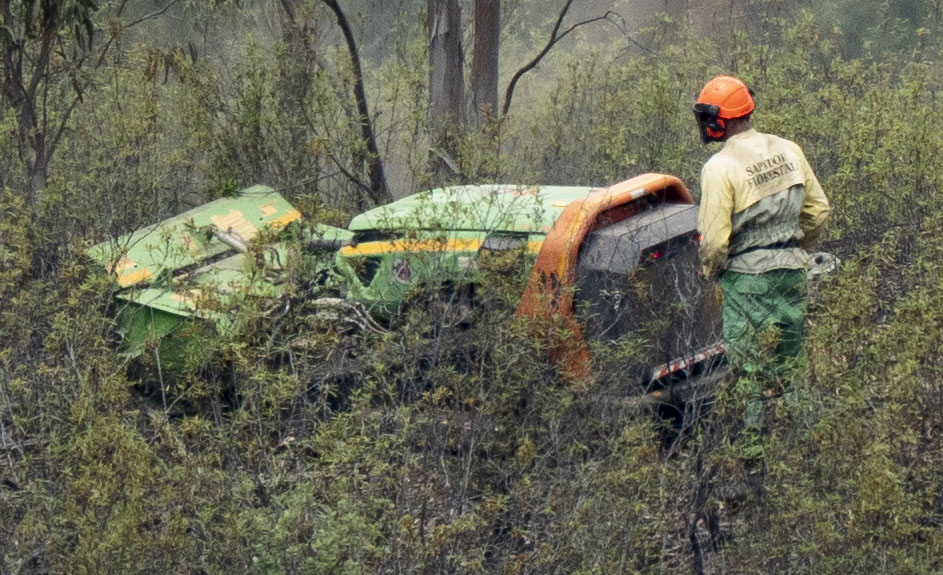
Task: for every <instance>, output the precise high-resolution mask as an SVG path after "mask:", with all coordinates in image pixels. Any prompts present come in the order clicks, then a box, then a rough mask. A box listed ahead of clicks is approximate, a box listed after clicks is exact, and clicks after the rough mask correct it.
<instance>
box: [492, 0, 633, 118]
mask: <svg viewBox="0 0 943 575" xmlns="http://www.w3.org/2000/svg"><path fill="white" fill-rule="evenodd" d="M572 4H573V0H567V2H566V4H565V5H564V6H563V9H562V10H560V15H559V16H557V21H556V23H555V24H554V25H553V32H551V33H550V40H548V41H547V45H546V46H544V48H543V50H541V51H540V53H539V54H537V55H536V56H535V57H534V59H533V60H531V61H530V62H528V63H527V64H525V65H524V67H523V68H521V69H520V70H518V71H517V72H516V73H515V74H514V76H513V77H512V78H511V82H510V83H509V84H508V89H507V91H506V92H505V93H504V107H503V108H502V109H501V115H502V116H506V115H507V113H508V110H509V109H510V108H511V98H513V96H514V88H515V86H517V82H518V81H519V80H520V79H521V76H523V75H524V74H526V73H527V72H530V71H531V70H533V69H534V68H536V67H537V65H538V64H540V61H541V60H543V59H544V56H546V55H547V54H548V53H549V52H550V50H551V49H552V48H553V47H554V46H555V45H556V44H557V42H559V41H560V40H562V39H564V38H565V37H566V36H567V34H569V33H570V32H572V31H573V30H576V29H577V28H579V27H580V26H585V25H586V24H592V23H593V22H599V21H600V20H606V21H611V20H610V19H609V18H610V16H613V15H615V14H614V13H613V12H612V11H608V12H606V13H605V14H603V15H602V16H597V17H595V18H590V19H589V20H583V21H582V22H577V23H576V24H573V25H572V26H570V27H569V28H567V29H566V30H564V31H563V33H560V28H561V26H562V25H563V19H564V18H565V17H566V13H567V12H568V11H569V10H570V6H571V5H572Z"/></svg>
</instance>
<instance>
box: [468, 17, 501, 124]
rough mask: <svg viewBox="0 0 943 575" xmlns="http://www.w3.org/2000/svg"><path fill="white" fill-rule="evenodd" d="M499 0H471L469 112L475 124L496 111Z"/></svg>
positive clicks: (499, 25) (499, 28)
mask: <svg viewBox="0 0 943 575" xmlns="http://www.w3.org/2000/svg"><path fill="white" fill-rule="evenodd" d="M500 34H501V0H475V61H474V63H473V65H472V113H473V118H474V120H475V122H476V123H477V124H479V125H480V124H481V123H482V122H484V121H486V120H487V119H488V118H493V117H494V116H495V115H496V114H497V112H498V49H499V46H500Z"/></svg>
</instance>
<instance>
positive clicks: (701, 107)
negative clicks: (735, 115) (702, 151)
mask: <svg viewBox="0 0 943 575" xmlns="http://www.w3.org/2000/svg"><path fill="white" fill-rule="evenodd" d="M692 111H693V112H694V117H695V118H696V119H697V125H698V128H699V132H700V134H701V141H703V142H704V143H705V144H707V143H709V142H719V141H721V140H723V139H724V136H725V135H726V133H727V126H726V122H724V119H723V118H721V117H720V106H715V105H714V104H705V103H702V102H698V103H696V104H694V109H693V110H692Z"/></svg>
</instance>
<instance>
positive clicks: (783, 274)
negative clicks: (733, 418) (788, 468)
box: [720, 269, 806, 428]
mask: <svg viewBox="0 0 943 575" xmlns="http://www.w3.org/2000/svg"><path fill="white" fill-rule="evenodd" d="M720 288H721V290H722V291H723V294H724V305H723V318H724V328H723V331H724V341H725V343H726V346H727V360H728V362H729V363H730V365H731V367H732V368H733V369H734V372H735V373H737V374H738V375H739V378H738V383H737V387H738V390H739V391H740V392H741V393H743V394H745V395H746V397H744V399H745V400H746V413H745V414H744V421H745V423H746V424H747V426H749V427H757V428H759V427H762V414H763V404H762V397H763V390H764V388H765V387H767V385H769V380H773V379H778V380H779V381H780V382H781V381H784V380H786V379H788V378H789V372H790V371H791V370H792V369H793V368H794V367H795V366H796V364H797V363H798V362H799V359H800V355H801V352H802V338H803V322H804V319H805V310H806V273H805V270H790V269H782V270H773V271H770V272H766V273H762V274H744V273H737V272H731V271H727V272H724V273H723V275H722V276H721V277H720Z"/></svg>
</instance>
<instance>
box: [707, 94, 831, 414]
mask: <svg viewBox="0 0 943 575" xmlns="http://www.w3.org/2000/svg"><path fill="white" fill-rule="evenodd" d="M754 108H755V104H754V101H753V92H752V91H751V90H750V89H749V88H747V86H746V84H744V83H743V81H741V80H740V79H738V78H735V77H733V76H718V77H716V78H714V79H712V80H711V81H709V82H708V83H707V84H706V85H705V86H704V89H703V90H701V93H700V94H699V95H698V99H697V103H696V104H694V115H695V116H696V118H697V122H698V126H699V128H700V132H701V138H702V139H703V141H704V143H705V144H706V143H709V142H723V143H724V146H723V148H722V149H721V150H720V151H719V152H717V153H716V154H714V155H713V156H712V157H711V158H710V159H709V160H708V161H707V163H706V164H704V167H703V169H702V170H701V206H700V211H699V213H698V222H697V227H698V231H699V232H700V234H701V236H702V239H701V246H700V250H699V255H700V259H701V265H702V272H703V274H704V275H705V276H706V277H707V278H709V279H718V278H719V282H720V288H721V291H722V292H723V296H724V302H723V334H724V340H725V341H726V345H727V357H728V360H729V362H730V364H731V365H732V366H733V368H734V370H735V372H738V373H739V374H741V375H745V376H747V379H748V380H749V379H752V380H753V381H754V382H755V381H756V379H757V377H758V376H759V374H758V373H757V372H758V371H760V370H764V371H765V369H764V366H761V364H760V363H758V358H759V357H760V356H761V355H762V353H763V349H762V348H763V347H764V346H763V345H761V340H763V341H765V342H766V343H769V341H770V340H772V344H770V345H769V346H770V347H773V348H775V349H774V354H775V358H774V359H775V360H776V364H777V366H785V365H788V364H789V363H794V361H795V360H796V358H797V357H798V356H799V353H800V351H801V347H802V334H803V321H804V315H805V308H806V267H807V265H808V255H807V254H806V251H805V250H806V248H808V247H810V246H811V245H812V243H813V242H814V241H815V239H816V237H817V236H818V233H819V231H820V230H821V227H822V224H823V222H824V221H825V219H826V218H827V217H828V214H829V211H830V207H829V204H828V200H827V199H826V197H825V193H824V192H823V191H822V186H821V185H820V184H819V181H818V180H817V179H816V177H815V174H813V173H812V168H811V167H809V163H808V162H807V161H806V158H805V155H804V154H803V153H802V150H801V149H800V148H799V146H797V145H796V144H794V143H793V142H790V141H789V140H786V139H783V138H779V137H777V136H773V135H770V134H763V133H760V132H757V131H756V130H754V129H753V128H752V127H751V125H750V117H751V115H752V113H753V110H754ZM770 328H774V329H770ZM777 331H778V333H777ZM770 332H772V336H770V337H766V336H765V335H764V334H768V333H770ZM751 375H752V377H751ZM753 386H754V387H752V388H751V389H749V390H747V392H748V395H749V402H748V407H747V424H748V425H750V424H751V419H752V420H753V425H759V422H758V421H757V418H758V417H762V404H761V403H760V402H759V401H758V395H759V394H760V390H759V388H758V384H756V383H754V384H753ZM757 409H759V413H756V411H757ZM751 412H752V413H751ZM760 421H761V420H760Z"/></svg>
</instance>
